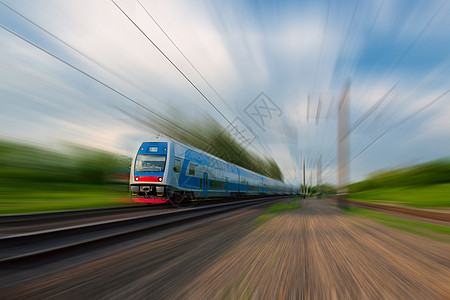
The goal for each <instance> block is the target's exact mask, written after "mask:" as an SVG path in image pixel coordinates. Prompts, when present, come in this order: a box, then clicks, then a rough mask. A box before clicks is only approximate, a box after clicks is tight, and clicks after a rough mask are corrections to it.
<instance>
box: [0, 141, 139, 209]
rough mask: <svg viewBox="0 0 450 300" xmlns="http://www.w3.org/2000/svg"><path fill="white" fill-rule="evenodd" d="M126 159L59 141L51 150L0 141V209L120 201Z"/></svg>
mask: <svg viewBox="0 0 450 300" xmlns="http://www.w3.org/2000/svg"><path fill="white" fill-rule="evenodd" d="M130 163H131V158H129V157H125V156H119V155H116V154H112V153H108V152H104V151H100V150H96V149H91V148H87V147H82V146H78V145H64V146H63V150H61V151H54V150H49V149H45V148H41V147H37V146H33V145H27V144H21V143H16V142H11V141H4V140H3V141H2V140H0V214H4V213H22V212H36V211H52V210H64V209H75V208H88V207H98V206H112V205H117V204H120V203H116V202H117V201H115V202H114V201H112V200H111V199H117V198H127V197H128V174H129V167H130Z"/></svg>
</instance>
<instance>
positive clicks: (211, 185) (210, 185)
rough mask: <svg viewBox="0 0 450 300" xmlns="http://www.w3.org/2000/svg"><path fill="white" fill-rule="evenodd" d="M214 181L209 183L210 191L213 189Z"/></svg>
mask: <svg viewBox="0 0 450 300" xmlns="http://www.w3.org/2000/svg"><path fill="white" fill-rule="evenodd" d="M213 181H214V180H210V181H209V189H210V190H212V189H213Z"/></svg>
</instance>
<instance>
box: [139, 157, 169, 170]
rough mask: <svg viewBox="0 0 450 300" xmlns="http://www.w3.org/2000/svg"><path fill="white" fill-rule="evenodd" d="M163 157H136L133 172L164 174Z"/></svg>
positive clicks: (164, 160) (164, 162) (164, 163)
mask: <svg viewBox="0 0 450 300" xmlns="http://www.w3.org/2000/svg"><path fill="white" fill-rule="evenodd" d="M165 166H166V156H165V155H138V156H137V157H136V164H135V166H134V170H135V171H136V172H164V167H165Z"/></svg>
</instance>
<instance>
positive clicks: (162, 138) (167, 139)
mask: <svg viewBox="0 0 450 300" xmlns="http://www.w3.org/2000/svg"><path fill="white" fill-rule="evenodd" d="M147 142H175V143H178V144H181V145H183V146H186V147H188V148H191V149H194V150H196V151H198V152H200V153H202V154H205V155H207V156H212V157H214V158H215V159H218V160H220V161H222V162H224V163H227V164H230V165H232V166H234V167H236V168H238V169H242V170H245V171H246V172H249V173H252V174H255V175H257V176H261V177H264V178H267V179H268V180H270V181H275V182H279V183H281V184H284V185H286V186H288V184H286V183H284V182H282V181H279V180H276V179H273V178H270V177H267V176H264V175H262V174H259V173H256V172H254V171H250V170H249V169H246V168H244V167H241V166H238V165H236V164H233V163H231V162H229V161H226V160H224V159H222V158H219V157H217V156H215V155H213V154H211V153H208V152H206V151H203V150H200V149H198V148H196V147H194V146H191V145H188V144H186V143H183V142H180V141H179V140H176V139H174V138H172V137H169V136H166V135H156V136H153V137H152V138H150V139H147V140H145V141H142V143H147Z"/></svg>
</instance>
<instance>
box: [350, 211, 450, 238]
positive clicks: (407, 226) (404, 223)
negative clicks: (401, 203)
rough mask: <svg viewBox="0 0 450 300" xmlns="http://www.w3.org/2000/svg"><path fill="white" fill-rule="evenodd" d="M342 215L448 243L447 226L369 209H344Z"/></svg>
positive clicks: (449, 234)
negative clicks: (371, 221)
mask: <svg viewBox="0 0 450 300" xmlns="http://www.w3.org/2000/svg"><path fill="white" fill-rule="evenodd" d="M344 213H345V214H348V215H351V216H354V217H365V218H369V219H372V220H374V221H376V222H378V223H380V224H383V225H385V226H389V227H392V228H395V229H399V230H403V231H406V232H409V233H413V234H416V235H420V236H424V237H428V238H432V239H436V240H440V241H445V242H450V228H449V227H448V226H442V225H435V224H430V223H425V222H418V221H411V220H404V219H400V218H397V217H394V216H392V215H390V214H387V213H383V212H379V211H373V210H370V209H365V208H360V207H348V208H345V209H344Z"/></svg>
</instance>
